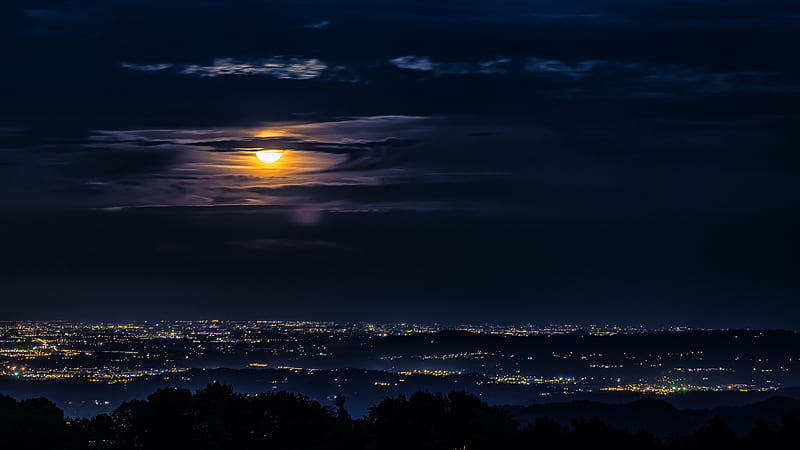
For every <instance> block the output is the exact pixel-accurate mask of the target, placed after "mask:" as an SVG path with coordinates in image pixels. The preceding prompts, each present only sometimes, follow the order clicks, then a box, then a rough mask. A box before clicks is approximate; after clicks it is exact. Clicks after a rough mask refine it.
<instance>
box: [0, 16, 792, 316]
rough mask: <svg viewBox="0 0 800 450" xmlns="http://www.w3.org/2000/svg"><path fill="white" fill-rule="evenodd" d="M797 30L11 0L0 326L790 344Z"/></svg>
mask: <svg viewBox="0 0 800 450" xmlns="http://www.w3.org/2000/svg"><path fill="white" fill-rule="evenodd" d="M798 42H800V4H798V3H797V2H796V1H783V0H725V1H717V0H694V1H689V0H687V1H670V0H637V1H623V0H591V1H589V0H567V1H561V2H553V1H543V0H541V1H540V0H525V1H521V0H520V1H516V0H492V1H476V0H458V1H450V0H442V1H434V2H431V1H419V0H401V1H390V0H385V1H384V0H381V1H376V0H368V1H348V0H339V1H328V0H307V1H286V0H271V1H255V0H253V1H237V2H233V1H223V0H205V1H196V0H192V1H179V0H158V1H156V0H140V1H121V0H120V1H112V0H104V1H74V2H64V1H37V0H26V1H21V0H19V1H15V0H7V1H4V2H2V5H0V46H1V47H2V48H3V69H2V71H0V99H1V100H0V104H1V105H2V107H0V192H1V193H2V195H1V196H0V207H1V208H2V212H0V231H2V235H1V236H0V251H1V252H2V253H1V254H2V262H1V263H0V278H1V279H0V308H1V310H2V313H1V314H0V319H55V318H62V319H83V320H136V319H159V318H187V319H193V318H232V319H268V318H308V319H323V320H324V319H331V320H397V321H411V320H422V321H442V322H477V321H486V320H491V321H499V322H533V323H540V324H544V323H548V322H568V323H624V324H639V323H643V324H646V325H653V326H655V325H663V324H688V325H698V326H720V327H740V326H742V327H745V326H749V327H782V328H791V329H796V328H798V320H799V319H800V305H799V304H798V301H797V300H798V296H797V295H798V277H797V273H798V260H797V247H796V244H797V239H796V237H797V230H798V225H799V224H798V222H799V221H798V215H797V211H798V206H800V205H798V203H799V202H798V198H799V197H798V194H799V193H800V189H798V178H797V176H798V172H799V171H800V164H799V163H800V157H799V156H798V153H797V149H798V148H800V145H798V144H800V142H798V141H799V140H798V126H800V122H798V114H799V113H798V105H800V51H798V48H800V47H799V46H798V45H797V44H798ZM262 149H266V150H278V151H281V152H282V153H281V154H282V157H281V159H280V160H278V161H277V162H275V163H272V164H264V163H262V162H260V161H259V160H258V159H257V158H256V156H255V152H256V151H259V150H262Z"/></svg>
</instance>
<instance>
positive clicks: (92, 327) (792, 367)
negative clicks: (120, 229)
mask: <svg viewBox="0 0 800 450" xmlns="http://www.w3.org/2000/svg"><path fill="white" fill-rule="evenodd" d="M796 341H797V334H796V333H792V332H771V331H733V330H716V331H714V330H691V329H685V328H680V329H667V330H647V329H645V328H643V327H616V326H609V327H604V326H589V327H580V326H576V325H563V326H553V325H548V326H543V327H537V326H534V325H525V326H518V325H517V326H507V327H506V326H498V325H469V326H467V325H463V326H455V327H445V326H442V325H437V324H407V323H400V324H376V323H375V324H372V323H350V324H338V323H332V322H302V321H159V322H142V323H126V324H113V323H101V324H84V323H73V322H4V323H2V324H1V325H0V375H2V377H0V379H2V380H4V381H3V383H6V385H8V383H9V382H12V381H15V382H17V384H16V385H13V386H16V387H19V386H24V384H23V385H19V384H18V383H19V382H22V383H25V382H33V383H36V382H38V383H48V382H60V383H68V384H69V383H73V384H75V383H81V384H86V383H89V385H92V384H105V385H118V386H121V387H122V389H128V387H126V386H128V385H129V383H132V382H135V381H139V382H141V383H145V384H146V383H157V384H158V385H162V384H169V383H170V382H186V383H189V382H192V381H193V380H199V379H201V378H202V377H200V376H199V375H198V372H197V371H201V373H216V372H213V371H215V370H224V369H229V370H233V371H238V373H240V376H248V377H251V378H252V377H254V376H256V375H254V374H258V373H262V374H270V375H271V376H270V377H267V378H269V380H266V379H264V380H261V381H260V382H259V383H261V385H264V386H265V387H267V388H268V389H270V390H272V389H295V387H294V383H296V382H298V381H297V380H299V379H300V378H302V379H303V380H307V381H304V383H306V382H309V383H317V384H319V385H320V386H318V387H315V388H314V389H312V390H314V392H315V393H316V395H317V396H318V397H324V398H329V397H330V398H333V397H334V396H336V395H337V394H339V393H341V392H344V391H347V392H350V391H353V392H359V393H361V394H359V395H367V394H364V392H366V391H365V389H366V388H364V387H363V386H367V387H368V388H369V389H373V390H377V391H376V392H375V393H374V395H385V394H390V393H395V392H406V391H411V392H413V391H415V390H419V389H423V390H425V389H438V390H448V389H452V388H460V389H468V390H471V391H474V392H476V393H478V394H479V395H482V396H485V397H493V396H498V395H500V396H501V397H502V396H503V395H505V396H506V397H508V398H511V399H513V398H516V397H520V396H521V397H522V398H525V397H527V398H543V397H545V398H549V399H553V398H562V397H563V398H572V397H575V396H576V395H578V396H579V395H587V394H588V393H600V394H602V393H607V394H613V393H630V394H644V395H657V396H668V395H673V394H685V393H687V392H704V391H731V392H742V391H745V392H765V391H776V390H779V389H781V388H782V387H785V386H793V385H794V383H795V382H796V373H797V371H798V360H800V347H798V346H794V347H792V343H793V342H796ZM762 342H763V344H762ZM792 352H794V353H792ZM359 370H360V371H361V372H359ZM205 371H209V372H205ZM342 373H350V374H351V375H349V376H342ZM352 374H357V376H356V375H352ZM435 379H440V380H441V381H431V380H435ZM309 380H310V381H309ZM251 381H252V380H251ZM249 382H250V381H249ZM159 383H160V384H159ZM252 383H255V382H254V381H252ZM252 383H251V384H252ZM431 383H433V384H431ZM253 386H254V387H253V389H257V387H258V386H260V385H258V384H253ZM297 389H299V388H297ZM305 389H309V388H308V387H306V388H305ZM382 389H383V390H386V391H381V390H382ZM265 390H266V389H265ZM506 397H502V398H506ZM92 401H93V402H95V403H97V404H99V405H109V406H113V404H114V403H115V402H117V401H118V399H116V398H115V399H112V400H108V399H105V398H102V399H92Z"/></svg>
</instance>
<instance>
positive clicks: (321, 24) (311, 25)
mask: <svg viewBox="0 0 800 450" xmlns="http://www.w3.org/2000/svg"><path fill="white" fill-rule="evenodd" d="M330 24H331V23H330V22H328V21H327V20H322V21H320V22H315V23H309V24H308V25H303V28H317V29H319V28H323V27H327V26H328V25H330Z"/></svg>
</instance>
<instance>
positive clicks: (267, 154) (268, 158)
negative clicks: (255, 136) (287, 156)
mask: <svg viewBox="0 0 800 450" xmlns="http://www.w3.org/2000/svg"><path fill="white" fill-rule="evenodd" d="M282 156H283V152H282V151H280V150H261V151H259V152H256V158H258V160H259V161H261V162H263V163H264V164H272V163H274V162H276V161H277V160H279V159H281V157H282Z"/></svg>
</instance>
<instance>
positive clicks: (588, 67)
mask: <svg viewBox="0 0 800 450" xmlns="http://www.w3.org/2000/svg"><path fill="white" fill-rule="evenodd" d="M599 64H601V62H599V61H579V62H577V63H575V64H568V63H566V62H564V61H557V60H554V59H542V58H526V59H525V66H524V68H525V69H524V70H525V71H526V72H530V73H536V74H552V75H561V76H565V77H567V78H572V79H577V78H583V77H585V76H587V75H589V74H590V73H591V72H592V71H593V70H594V69H595V68H596V67H597V66H598V65H599Z"/></svg>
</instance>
